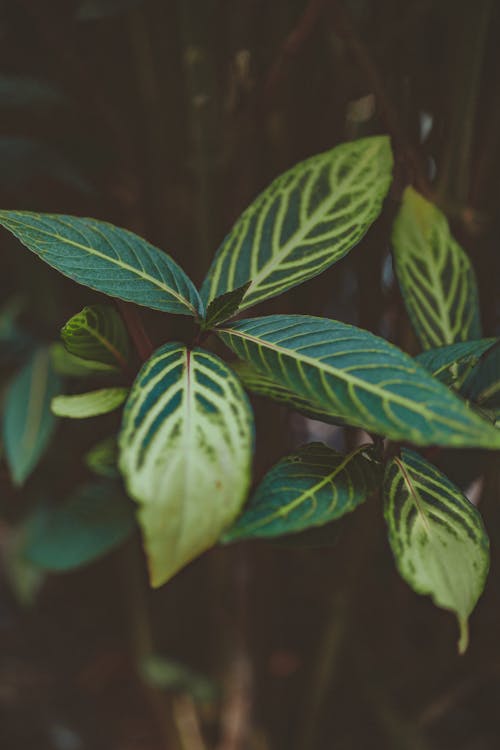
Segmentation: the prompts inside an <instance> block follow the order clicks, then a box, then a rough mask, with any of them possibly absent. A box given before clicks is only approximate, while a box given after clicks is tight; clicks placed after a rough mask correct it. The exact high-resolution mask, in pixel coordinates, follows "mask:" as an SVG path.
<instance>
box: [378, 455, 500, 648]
mask: <svg viewBox="0 0 500 750" xmlns="http://www.w3.org/2000/svg"><path fill="white" fill-rule="evenodd" d="M384 495H385V511H384V513H385V519H386V522H387V527H388V531H389V543H390V545H391V548H392V551H393V553H394V557H395V559H396V565H397V567H398V570H399V572H400V574H401V576H402V577H403V578H404V579H405V581H406V582H407V583H408V584H409V585H410V586H411V587H412V588H413V589H414V591H416V592H417V593H419V594H429V595H430V596H431V597H432V599H433V601H434V603H435V604H437V605H438V606H439V607H443V608H444V609H449V610H451V611H452V612H455V614H456V616H457V618H458V623H459V627H460V641H459V651H460V653H463V652H464V651H465V650H466V648H467V645H468V624H467V621H468V618H469V615H470V614H471V612H472V610H473V609H474V607H475V605H476V602H477V600H478V599H479V597H480V595H481V592H482V591H483V588H484V584H485V582H486V576H487V574H488V567H489V552H488V547H489V542H488V537H487V535H486V531H485V529H484V525H483V522H482V519H481V516H480V514H479V512H478V511H477V510H476V508H475V507H474V506H473V505H472V503H470V502H469V501H468V500H467V498H466V497H465V495H463V494H462V492H461V490H459V489H458V487H456V486H455V485H454V484H452V483H451V482H450V480H449V479H448V478H447V477H445V476H444V474H441V472H440V471H438V470H437V469H436V468H435V467H434V466H432V464H430V463H428V461H426V460H425V459H424V458H422V457H421V456H419V455H418V454H417V453H414V452H413V451H409V450H403V451H402V452H401V458H400V459H398V458H395V459H393V460H392V461H391V462H390V464H388V466H387V468H386V475H385V480H384Z"/></svg>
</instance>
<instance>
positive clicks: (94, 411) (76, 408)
mask: <svg viewBox="0 0 500 750" xmlns="http://www.w3.org/2000/svg"><path fill="white" fill-rule="evenodd" d="M127 394H128V388H100V389H99V390H97V391H89V392H88V393H77V394H74V395H72V396H56V397H55V398H53V399H52V404H51V409H52V412H53V413H54V414H55V415H56V416H58V417H69V418H70V419H86V418H88V417H98V416H100V415H101V414H108V413H109V412H110V411H114V410H115V409H118V407H119V406H121V405H122V404H123V403H124V401H125V399H126V398H127Z"/></svg>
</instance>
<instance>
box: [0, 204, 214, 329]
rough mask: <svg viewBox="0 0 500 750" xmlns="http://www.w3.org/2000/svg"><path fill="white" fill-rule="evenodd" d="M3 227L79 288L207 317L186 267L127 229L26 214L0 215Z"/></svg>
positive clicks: (156, 307)
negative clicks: (185, 270)
mask: <svg viewBox="0 0 500 750" xmlns="http://www.w3.org/2000/svg"><path fill="white" fill-rule="evenodd" d="M0 224H1V225H2V226H4V227H5V229H8V231H9V232H12V234H13V235H14V236H15V237H17V238H18V239H19V240H20V241H21V242H22V243H23V245H25V246H26V247H27V248H28V249H29V250H31V251H32V252H34V253H36V254H37V255H38V256H40V258H42V260H44V261H45V262H46V263H48V265H49V266H52V267H53V268H56V269H57V270H58V271H60V272H61V273H63V274H64V275H65V276H68V277H69V278H70V279H73V280H74V281H77V282H78V283H79V284H83V285H84V286H88V287H90V288H91V289H95V290H97V291H98V292H103V293H104V294H108V295H110V296H111V297H118V298H119V299H123V300H127V301H128V302H135V303H136V304H137V305H144V306H145V307H150V308H153V309H154V310H163V311H164V312H170V313H178V314H179V315H194V316H197V315H202V314H203V305H202V303H201V300H200V298H199V295H198V292H197V291H196V288H195V287H194V285H193V283H192V281H190V279H189V278H188V277H187V276H186V274H185V273H184V271H183V270H182V268H181V267H180V266H179V265H177V263H175V261H174V260H172V258H170V256H168V255H167V254H166V253H163V252H162V251H161V250H158V248H156V247H154V246H153V245H151V244H150V243H149V242H146V240H144V239H142V237H138V236H137V235H136V234H133V233H132V232H129V231H128V230H126V229H119V228H118V227H115V226H113V225H112V224H108V223H107V222H104V221H97V220H96V219H81V218H77V217H75V216H63V215H56V214H36V213H29V212H27V211H0Z"/></svg>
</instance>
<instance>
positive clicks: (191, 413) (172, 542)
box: [119, 343, 253, 586]
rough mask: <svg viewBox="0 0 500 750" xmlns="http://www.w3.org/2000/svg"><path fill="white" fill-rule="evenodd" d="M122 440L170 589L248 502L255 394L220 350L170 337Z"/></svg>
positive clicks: (154, 560) (158, 579) (151, 552)
mask: <svg viewBox="0 0 500 750" xmlns="http://www.w3.org/2000/svg"><path fill="white" fill-rule="evenodd" d="M119 445H120V468H121V471H122V473H123V475H124V477H125V481H126V485H127V489H128V492H129V493H130V495H131V496H132V497H133V498H135V500H137V501H138V503H139V505H140V508H139V521H140V524H141V527H142V530H143V535H144V544H145V549H146V554H147V557H148V561H149V568H150V578H151V583H152V585H153V586H160V585H161V584H163V583H165V582H166V581H167V580H168V579H169V578H171V577H172V576H173V575H174V574H175V573H176V572H177V571H178V570H179V569H180V568H182V567H183V566H184V565H186V563H188V562H189V561H190V560H192V559H193V558H194V557H196V556H197V555H199V554H200V553H201V552H203V551H204V550H206V549H208V548H209V547H210V546H212V545H213V544H215V543H216V541H217V540H218V539H219V537H220V535H221V534H222V532H223V531H224V530H225V529H226V528H227V527H228V526H229V525H230V524H231V523H232V521H233V520H234V518H235V517H236V515H237V514H238V512H239V510H240V509H241V506H242V504H243V502H244V500H245V497H246V493H247V489H248V485H249V482H250V466H251V459H252V446H253V417H252V413H251V409H250V406H249V403H248V399H247V397H246V394H245V392H244V390H243V388H242V386H241V384H240V382H239V380H238V379H237V378H236V376H235V375H234V374H233V373H232V372H231V370H230V369H229V367H228V366H227V365H226V364H225V363H224V362H222V360H220V359H219V358H218V357H216V356H215V355H213V354H210V353H209V352H206V351H204V350H202V349H199V348H196V349H193V350H188V349H186V347H185V346H183V345H182V344H176V343H171V344H167V345H165V346H163V347H161V348H160V349H159V350H158V351H157V352H155V353H154V354H153V356H152V357H151V358H150V359H149V360H148V362H146V364H145V365H144V366H143V368H142V369H141V371H140V373H139V375H138V377H137V379H136V381H135V383H134V385H133V387H132V391H131V393H130V397H129V399H128V401H127V404H126V407H125V412H124V417H123V426H122V431H121V434H120V439H119Z"/></svg>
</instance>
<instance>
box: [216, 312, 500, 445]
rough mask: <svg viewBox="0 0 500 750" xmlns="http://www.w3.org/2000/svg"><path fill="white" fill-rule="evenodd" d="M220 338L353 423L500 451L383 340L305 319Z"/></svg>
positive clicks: (239, 326)
mask: <svg viewBox="0 0 500 750" xmlns="http://www.w3.org/2000/svg"><path fill="white" fill-rule="evenodd" d="M219 333H220V335H221V337H222V339H223V341H224V342H225V343H226V344H227V345H228V346H229V347H230V348H231V349H232V350H233V351H234V352H235V353H236V354H237V356H238V357H240V358H241V359H245V360H247V361H248V362H250V363H251V364H252V365H253V366H254V367H255V368H256V369H257V370H259V372H261V373H262V374H263V375H266V376H269V377H271V378H272V379H273V380H276V381H277V380H279V381H281V382H282V383H284V384H285V385H286V387H287V388H288V389H290V390H292V391H294V392H295V393H296V394H297V395H298V396H299V397H300V398H302V399H306V400H307V401H308V402H310V403H311V404H312V406H313V407H318V406H320V407H321V408H322V409H324V410H328V411H329V412H330V413H331V414H332V415H338V416H340V417H341V418H342V419H345V420H346V421H347V422H349V423H350V424H352V425H354V426H358V427H362V428H363V429H365V430H368V431H370V432H374V433H377V434H381V435H385V436H387V437H389V438H391V439H392V440H402V441H410V442H412V443H414V444H416V445H448V446H463V447H466V446H469V447H478V448H479V447H484V448H500V435H499V433H498V431H497V430H495V429H494V428H493V427H492V426H491V425H489V424H488V423H487V422H486V421H484V420H483V419H481V418H480V417H478V416H477V415H476V414H474V413H473V412H472V410H470V409H469V408H468V407H467V405H466V404H465V403H464V402H463V401H462V400H461V399H459V398H458V396H456V395H454V394H453V393H452V392H451V391H449V390H448V389H447V388H446V387H445V386H444V385H443V384H442V383H439V382H438V381H437V380H435V379H434V378H433V377H432V376H431V375H430V374H429V373H428V372H427V371H426V370H425V369H424V368H423V367H421V366H420V365H418V364H417V363H416V362H415V361H414V360H413V359H411V358H410V357H409V356H407V355H406V354H404V353H403V352H402V351H400V350H399V349H397V348H396V347H395V346H392V345H391V344H389V343H388V342H387V341H384V340H383V339H381V338H379V337H378V336H374V335H373V334H371V333H368V332H367V331H363V330H361V329H360V328H356V327H355V326H350V325H346V324H345V323H339V322H337V321H334V320H326V319H324V318H315V317H311V316H307V315H270V316H267V317H262V318H253V319H248V320H240V321H237V322H235V323H232V324H231V325H225V326H224V327H223V328H221V329H220V330H219Z"/></svg>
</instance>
